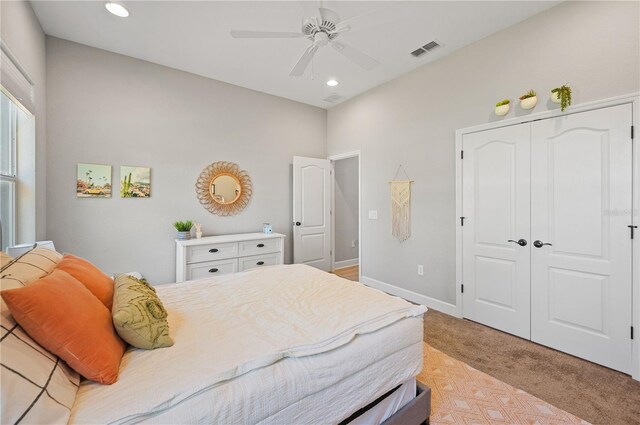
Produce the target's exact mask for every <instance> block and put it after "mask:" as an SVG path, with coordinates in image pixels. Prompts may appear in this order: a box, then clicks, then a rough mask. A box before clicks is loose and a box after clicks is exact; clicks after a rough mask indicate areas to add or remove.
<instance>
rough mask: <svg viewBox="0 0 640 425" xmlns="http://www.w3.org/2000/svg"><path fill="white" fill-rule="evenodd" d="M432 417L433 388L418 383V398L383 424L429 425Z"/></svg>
mask: <svg viewBox="0 0 640 425" xmlns="http://www.w3.org/2000/svg"><path fill="white" fill-rule="evenodd" d="M430 415H431V388H429V387H427V386H426V385H424V384H422V383H420V381H416V397H415V398H414V399H413V400H411V401H410V402H409V403H407V404H405V405H404V406H403V407H402V408H401V409H400V410H398V411H397V412H396V413H394V414H393V415H391V416H390V417H389V418H388V419H387V420H386V421H384V422H382V425H422V424H426V425H428V424H429V416H430Z"/></svg>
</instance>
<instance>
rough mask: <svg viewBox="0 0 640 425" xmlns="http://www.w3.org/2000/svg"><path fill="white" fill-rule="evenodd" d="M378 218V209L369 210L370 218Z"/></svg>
mask: <svg viewBox="0 0 640 425" xmlns="http://www.w3.org/2000/svg"><path fill="white" fill-rule="evenodd" d="M377 219H378V210H369V220H377Z"/></svg>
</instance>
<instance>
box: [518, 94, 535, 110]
mask: <svg viewBox="0 0 640 425" xmlns="http://www.w3.org/2000/svg"><path fill="white" fill-rule="evenodd" d="M537 104H538V96H533V97H528V98H526V99H522V100H521V101H520V107H521V108H522V109H531V108H533V107H535V106H536V105H537Z"/></svg>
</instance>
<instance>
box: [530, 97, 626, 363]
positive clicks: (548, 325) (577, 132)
mask: <svg viewBox="0 0 640 425" xmlns="http://www.w3.org/2000/svg"><path fill="white" fill-rule="evenodd" d="M631 114H632V112H631V105H630V104H629V105H620V106H615V107H611V108H604V109H598V110H594V111H589V112H583V113H578V114H572V115H568V116H563V117H558V118H553V119H548V120H542V121H537V122H534V123H532V124H531V154H532V161H531V171H532V186H531V208H532V216H531V219H532V227H531V238H532V239H533V240H532V244H531V246H532V248H531V250H532V252H531V254H532V279H531V298H532V306H531V307H532V311H531V339H532V340H533V341H536V342H539V343H541V344H544V345H547V346H549V347H553V348H556V349H558V350H561V351H565V352H568V353H571V354H574V355H576V356H579V357H583V358H585V359H588V360H591V361H594V362H596V363H599V364H602V365H605V366H608V367H611V368H613V369H617V370H620V371H623V372H626V373H630V371H631V348H632V346H631V335H630V326H631V320H632V316H631V308H632V305H631V303H632V292H631V291H632V289H631V288H632V286H631V285H632V281H631V268H632V258H631V239H630V229H629V227H628V226H629V225H630V224H631V223H632V222H631V209H632V200H631V193H632V192H631V190H632V188H631V185H632V154H631V149H632V145H631V135H630V128H631V123H632V115H631ZM536 240H537V241H540V242H542V243H545V244H549V245H542V246H540V247H536V246H539V245H540V244H539V243H536V246H534V245H533V242H534V241H536Z"/></svg>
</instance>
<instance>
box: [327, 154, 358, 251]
mask: <svg viewBox="0 0 640 425" xmlns="http://www.w3.org/2000/svg"><path fill="white" fill-rule="evenodd" d="M333 172H334V175H335V196H334V199H335V205H334V217H335V218H334V220H335V238H336V240H335V246H336V255H335V259H336V261H345V260H353V259H358V243H359V241H358V158H357V157H352V158H345V159H341V160H338V161H335V162H334V169H333ZM354 242H355V246H352V243H354Z"/></svg>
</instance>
